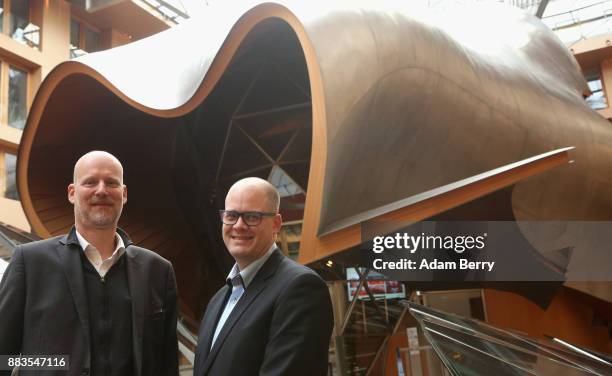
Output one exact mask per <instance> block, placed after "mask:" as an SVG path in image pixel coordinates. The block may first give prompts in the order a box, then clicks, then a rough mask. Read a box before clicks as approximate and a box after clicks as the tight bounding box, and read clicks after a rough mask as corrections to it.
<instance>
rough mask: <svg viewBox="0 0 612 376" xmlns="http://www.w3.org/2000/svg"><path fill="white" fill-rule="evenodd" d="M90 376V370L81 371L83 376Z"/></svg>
mask: <svg viewBox="0 0 612 376" xmlns="http://www.w3.org/2000/svg"><path fill="white" fill-rule="evenodd" d="M88 375H89V370H88V369H83V370H81V376H88Z"/></svg>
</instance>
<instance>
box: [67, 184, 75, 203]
mask: <svg viewBox="0 0 612 376" xmlns="http://www.w3.org/2000/svg"><path fill="white" fill-rule="evenodd" d="M68 201H70V203H71V204H74V183H70V184H68Z"/></svg>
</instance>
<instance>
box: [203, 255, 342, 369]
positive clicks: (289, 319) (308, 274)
mask: <svg viewBox="0 0 612 376" xmlns="http://www.w3.org/2000/svg"><path fill="white" fill-rule="evenodd" d="M229 294H231V289H230V288H229V287H228V286H227V285H226V286H224V287H222V288H221V289H220V290H219V291H218V292H217V294H215V296H214V297H213V298H212V299H211V300H210V303H209V304H208V307H207V308H206V313H205V314H204V318H203V320H202V324H201V326H200V333H199V336H198V339H199V341H198V348H197V350H196V358H195V367H194V376H203V375H232V376H242V375H244V376H247V375H248V376H252V375H288V376H299V375H308V376H317V375H321V376H324V375H327V355H328V350H329V339H330V337H331V332H332V328H333V324H334V319H333V313H332V306H331V299H330V296H329V291H328V289H327V286H326V285H325V282H324V281H323V280H322V279H321V277H319V276H318V275H317V274H316V273H315V272H314V271H312V270H311V269H309V268H307V267H305V266H303V265H300V264H298V263H296V262H294V261H292V260H291V259H289V258H287V257H285V256H283V254H282V253H281V252H280V251H279V250H278V249H276V250H275V251H274V252H273V253H272V255H271V256H270V258H269V259H268V260H267V261H266V263H265V264H264V265H263V266H262V267H261V269H260V270H259V272H258V273H257V275H256V276H255V278H254V279H253V281H252V282H251V284H250V285H249V286H248V287H247V289H246V290H245V292H244V293H243V295H242V297H241V298H240V300H239V301H238V303H237V304H236V306H235V307H234V309H233V310H232V313H231V314H230V315H229V317H228V318H227V320H226V321H225V325H224V326H223V329H222V330H221V332H220V333H219V336H218V337H217V340H216V341H215V345H214V346H213V348H212V349H210V344H211V341H212V336H213V333H214V330H215V326H216V323H217V321H218V319H219V316H220V315H221V312H222V311H223V308H224V307H225V302H226V300H227V298H228V296H229ZM209 349H210V350H209Z"/></svg>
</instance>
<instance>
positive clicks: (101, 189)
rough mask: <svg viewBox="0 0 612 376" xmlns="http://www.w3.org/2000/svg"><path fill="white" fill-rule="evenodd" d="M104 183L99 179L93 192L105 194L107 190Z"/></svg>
mask: <svg viewBox="0 0 612 376" xmlns="http://www.w3.org/2000/svg"><path fill="white" fill-rule="evenodd" d="M106 189H107V187H106V184H105V183H104V182H103V181H101V182H99V183H98V185H96V191H95V192H94V193H95V194H96V195H106V194H107V193H108V192H107V191H106Z"/></svg>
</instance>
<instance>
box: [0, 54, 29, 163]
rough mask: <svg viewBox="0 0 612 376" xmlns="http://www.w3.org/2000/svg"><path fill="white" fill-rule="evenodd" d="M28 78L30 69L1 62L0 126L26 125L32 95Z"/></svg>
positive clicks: (20, 127) (21, 126) (14, 126)
mask: <svg viewBox="0 0 612 376" xmlns="http://www.w3.org/2000/svg"><path fill="white" fill-rule="evenodd" d="M28 80H29V72H28V71H26V70H24V69H21V68H19V67H16V66H14V65H11V64H8V63H6V62H4V61H2V62H0V126H7V125H8V126H9V127H12V128H17V129H23V128H24V127H25V124H26V119H27V116H28V104H29V96H30V95H29V83H28ZM0 154H1V152H0ZM1 162H2V161H0V163H1Z"/></svg>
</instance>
